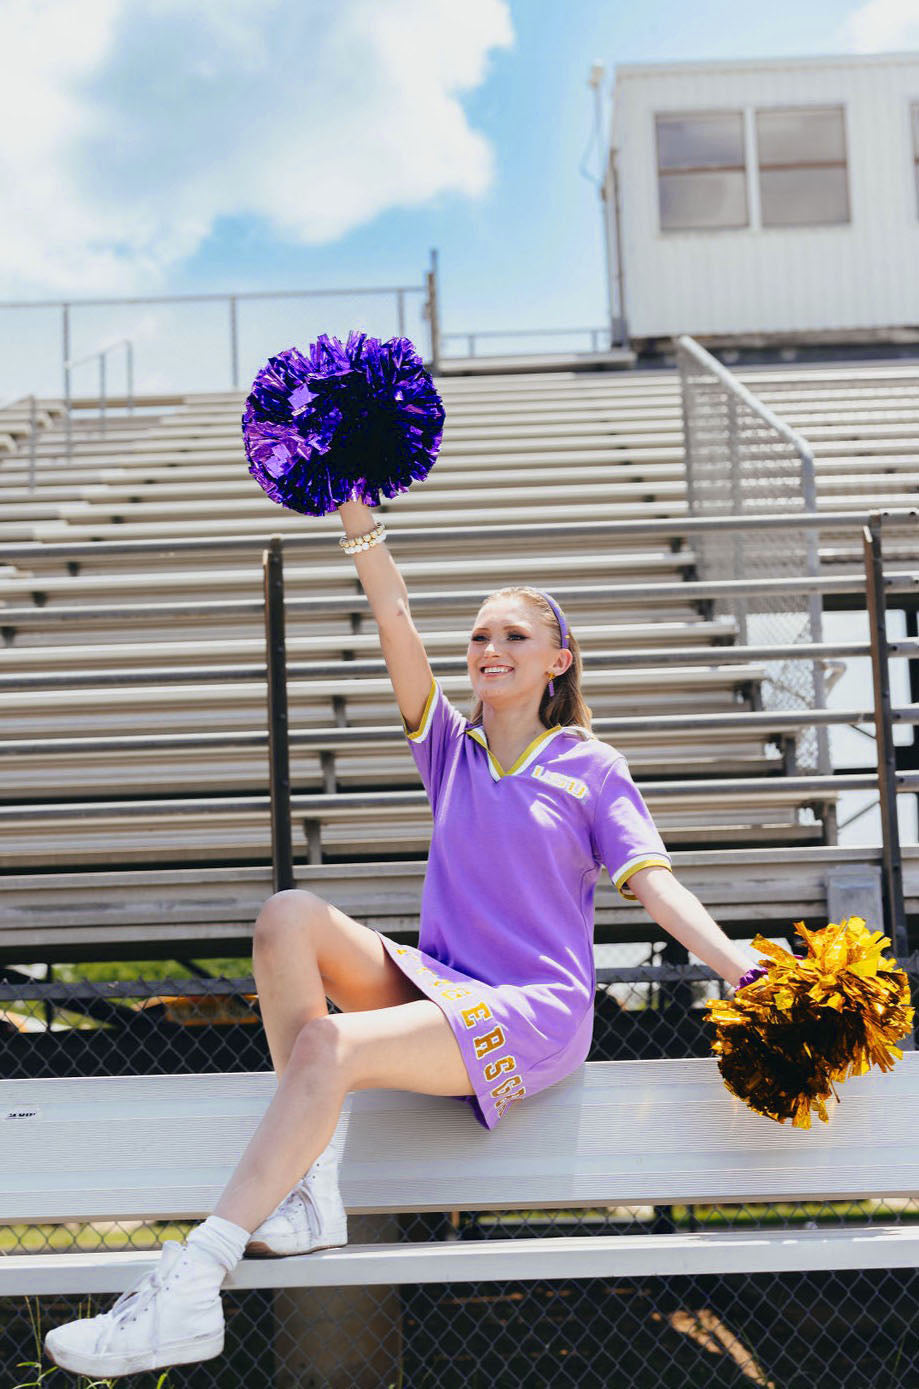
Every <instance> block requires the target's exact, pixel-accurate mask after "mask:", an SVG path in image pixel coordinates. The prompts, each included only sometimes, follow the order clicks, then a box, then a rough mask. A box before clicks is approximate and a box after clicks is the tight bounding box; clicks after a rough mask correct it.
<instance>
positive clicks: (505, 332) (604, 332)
mask: <svg viewBox="0 0 919 1389" xmlns="http://www.w3.org/2000/svg"><path fill="white" fill-rule="evenodd" d="M574 333H589V334H590V350H591V352H598V351H599V350H600V349H599V348H598V346H597V342H598V339H599V338H600V337H605V338H609V337H610V328H609V324H607V325H606V326H605V327H603V328H480V329H477V330H476V331H475V332H473V333H468V332H462V333H461V332H455V333H443V334H442V335H441V337H442V341H444V342H446V341H447V340H448V339H450V338H465V339H466V343H467V345H468V347H469V356H470V357H474V356H475V345H476V341H477V340H478V339H479V338H552V337H571V336H572V334H574Z"/></svg>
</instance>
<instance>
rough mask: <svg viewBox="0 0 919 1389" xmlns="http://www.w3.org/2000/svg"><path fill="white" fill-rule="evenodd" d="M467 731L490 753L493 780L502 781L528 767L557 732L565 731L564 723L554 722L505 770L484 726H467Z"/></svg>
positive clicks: (489, 764)
mask: <svg viewBox="0 0 919 1389" xmlns="http://www.w3.org/2000/svg"><path fill="white" fill-rule="evenodd" d="M466 732H467V733H468V734H469V737H470V738H473V739H474V740H475V741H476V742H477V743H478V744H479V746H480V747H483V748H484V749H485V751H486V753H487V754H488V770H489V771H490V772H491V776H492V780H493V781H500V780H501V779H502V778H503V777H507V776H516V775H517V773H518V772H522V771H523V770H524V769H525V768H526V767H528V766H529V765H530V763H531V762H532V761H533V758H534V757H535V756H536V754H537V753H538V752H539V751H540V749H542V748H544V747H545V746H546V744H547V743H548V742H550V741H551V739H553V738H554V737H555V735H556V734H557V733H562V732H564V725H563V724H560V723H556V724H553V726H552V727H551V728H547V729H545V730H544V731H543V732H542V733H538V734H537V735H536V737H535V738H534V739H533V741H532V743H529V744H528V745H527V746H526V747H525V748H524V750H523V752H522V753H521V754H520V756H519V757H518V758H517V760H516V762H514V764H513V766H510V767H508V769H507V771H505V770H504V768H503V767H502V766H501V763H500V762H499V761H498V759H497V757H495V755H494V753H493V752H492V750H491V748H490V747H489V746H488V739H487V738H486V736H485V730H484V728H482V727H481V726H480V725H478V724H476V725H475V726H474V727H472V728H467V729H466Z"/></svg>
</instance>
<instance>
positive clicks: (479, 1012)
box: [460, 999, 491, 1027]
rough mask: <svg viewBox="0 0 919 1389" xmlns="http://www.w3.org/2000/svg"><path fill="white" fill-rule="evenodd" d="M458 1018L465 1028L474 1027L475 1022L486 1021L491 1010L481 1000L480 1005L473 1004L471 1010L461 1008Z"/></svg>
mask: <svg viewBox="0 0 919 1389" xmlns="http://www.w3.org/2000/svg"><path fill="white" fill-rule="evenodd" d="M460 1017H461V1018H462V1020H463V1022H464V1023H465V1024H466V1026H467V1027H475V1025H476V1023H477V1022H487V1021H488V1019H489V1018H490V1017H491V1009H490V1008H489V1006H488V1004H487V1003H486V1002H485V1001H484V999H483V1000H482V1001H481V1002H480V1003H473V1005H472V1007H471V1008H461V1009H460Z"/></svg>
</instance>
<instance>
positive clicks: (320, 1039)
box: [287, 1016, 348, 1089]
mask: <svg viewBox="0 0 919 1389" xmlns="http://www.w3.org/2000/svg"><path fill="white" fill-rule="evenodd" d="M347 1057H348V1047H347V1044H346V1041H345V1039H344V1038H343V1036H342V1034H341V1031H340V1028H339V1025H338V1018H337V1017H336V1016H332V1017H320V1018H310V1020H309V1022H305V1023H304V1024H303V1026H302V1027H301V1028H300V1030H299V1032H298V1033H297V1036H296V1038H295V1040H294V1045H293V1047H292V1049H291V1053H290V1059H289V1061H288V1063H287V1064H288V1069H290V1068H291V1067H292V1068H293V1069H294V1070H295V1071H298V1072H304V1071H308V1072H310V1074H311V1075H312V1076H314V1077H321V1078H322V1079H323V1080H324V1081H325V1082H327V1083H328V1084H329V1085H330V1086H331V1087H332V1088H333V1089H344V1088H345V1075H346V1072H347Z"/></svg>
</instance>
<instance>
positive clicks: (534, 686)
mask: <svg viewBox="0 0 919 1389" xmlns="http://www.w3.org/2000/svg"><path fill="white" fill-rule="evenodd" d="M553 637H554V638H555V640H553ZM570 661H571V652H570V651H566V650H562V649H561V647H560V646H559V645H558V638H557V633H553V632H552V631H551V630H550V628H549V624H548V623H547V622H545V621H544V620H543V618H542V616H541V614H540V612H539V609H538V608H537V607H536V605H535V604H534V603H533V602H531V601H529V600H527V599H526V598H525V597H523V596H521V595H519V594H514V595H504V596H501V597H496V598H488V599H486V601H485V602H484V603H483V604H482V606H481V608H480V609H479V612H478V615H477V617H476V620H475V624H474V626H473V628H472V633H471V636H470V638H469V646H468V648H467V651H466V664H467V666H468V669H469V679H470V682H471V684H472V688H473V691H474V693H475V695H476V698H477V699H480V700H481V701H482V703H483V705H489V704H490V705H491V706H492V707H493V708H495V709H505V708H508V707H510V706H512V705H520V706H523V707H526V706H527V705H530V704H532V706H533V709H534V712H535V711H536V710H538V708H539V702H540V700H541V699H542V694H543V691H544V689H545V687H546V683H547V681H548V679H549V672H550V671H551V672H552V673H553V674H556V675H557V674H559V673H560V672H561V671H562V670H564V669H567V667H568V665H569V664H570Z"/></svg>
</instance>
